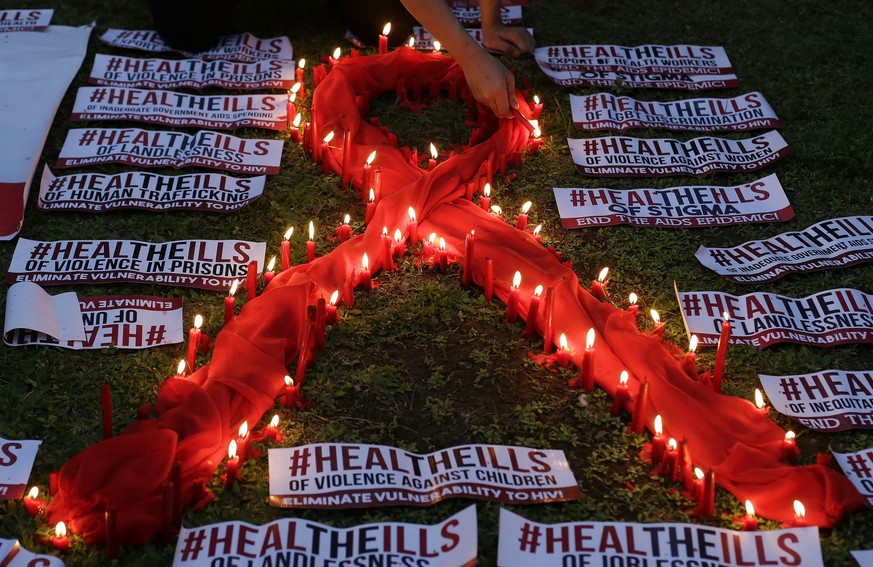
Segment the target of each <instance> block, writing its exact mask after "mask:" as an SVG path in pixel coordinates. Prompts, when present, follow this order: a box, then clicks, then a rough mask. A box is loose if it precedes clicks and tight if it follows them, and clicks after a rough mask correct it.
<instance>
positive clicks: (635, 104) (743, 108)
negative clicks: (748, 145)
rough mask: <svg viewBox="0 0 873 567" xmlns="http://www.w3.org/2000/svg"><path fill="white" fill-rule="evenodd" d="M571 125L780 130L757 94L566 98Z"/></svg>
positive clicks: (697, 129)
mask: <svg viewBox="0 0 873 567" xmlns="http://www.w3.org/2000/svg"><path fill="white" fill-rule="evenodd" d="M570 110H571V111H572V112H573V122H574V123H575V124H576V128H579V129H580V130H589V131H594V130H629V129H631V128H663V129H666V130H680V131H681V130H685V131H691V132H718V131H725V130H733V131H743V130H756V129H759V128H781V127H782V123H781V122H780V121H779V118H777V117H776V113H775V112H774V111H773V108H772V107H771V106H770V104H769V103H768V102H767V101H766V100H765V99H764V95H762V94H761V93H759V92H751V93H748V94H744V95H741V96H738V97H734V98H694V99H683V100H674V101H668V102H657V101H641V100H636V99H634V98H631V97H629V96H615V95H614V94H611V93H597V94H592V95H588V96H576V95H570Z"/></svg>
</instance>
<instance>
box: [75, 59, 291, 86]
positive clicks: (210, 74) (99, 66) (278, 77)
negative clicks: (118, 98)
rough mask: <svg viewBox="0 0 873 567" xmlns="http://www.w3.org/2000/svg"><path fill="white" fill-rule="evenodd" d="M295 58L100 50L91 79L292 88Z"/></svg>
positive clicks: (137, 83) (109, 82)
mask: <svg viewBox="0 0 873 567" xmlns="http://www.w3.org/2000/svg"><path fill="white" fill-rule="evenodd" d="M294 65H295V64H294V61H291V60H287V59H265V60H262V61H255V62H253V63H245V62H241V61H222V60H218V61H204V60H203V59H180V60H177V59H137V58H134V57H119V56H117V55H104V54H102V53H98V54H97V55H95V56H94V66H93V67H92V68H91V76H90V77H89V78H88V82H90V83H93V84H95V85H103V86H105V87H143V88H147V89H175V88H190V89H202V88H204V87H221V88H225V89H244V90H254V89H290V88H291V87H293V86H294V83H295V79H294Z"/></svg>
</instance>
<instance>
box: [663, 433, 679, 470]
mask: <svg viewBox="0 0 873 567" xmlns="http://www.w3.org/2000/svg"><path fill="white" fill-rule="evenodd" d="M678 449H679V445H678V444H677V443H676V439H674V438H672V437H670V440H669V441H667V450H666V451H665V452H664V460H663V461H661V467H660V468H659V469H658V475H659V476H662V477H665V478H672V477H673V472H674V471H675V470H676V460H677V459H678V457H679V451H678Z"/></svg>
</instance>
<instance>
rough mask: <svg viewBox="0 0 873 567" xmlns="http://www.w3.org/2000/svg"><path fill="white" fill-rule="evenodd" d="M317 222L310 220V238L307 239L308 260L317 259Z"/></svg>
mask: <svg viewBox="0 0 873 567" xmlns="http://www.w3.org/2000/svg"><path fill="white" fill-rule="evenodd" d="M314 238H315V223H313V222H312V221H309V240H307V241H306V261H307V262H312V261H313V260H315V240H314Z"/></svg>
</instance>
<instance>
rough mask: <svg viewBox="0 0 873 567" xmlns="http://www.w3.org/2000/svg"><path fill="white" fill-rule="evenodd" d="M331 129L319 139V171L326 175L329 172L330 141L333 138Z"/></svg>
mask: <svg viewBox="0 0 873 567" xmlns="http://www.w3.org/2000/svg"><path fill="white" fill-rule="evenodd" d="M333 136H334V134H333V130H331V131H330V132H328V133H327V136H325V137H324V139H322V140H321V173H322V174H323V175H327V174H328V173H329V172H330V163H329V162H330V151H329V150H330V142H331V140H333Z"/></svg>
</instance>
